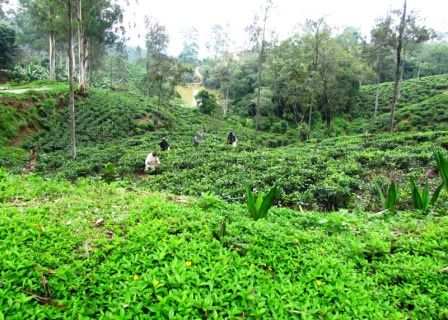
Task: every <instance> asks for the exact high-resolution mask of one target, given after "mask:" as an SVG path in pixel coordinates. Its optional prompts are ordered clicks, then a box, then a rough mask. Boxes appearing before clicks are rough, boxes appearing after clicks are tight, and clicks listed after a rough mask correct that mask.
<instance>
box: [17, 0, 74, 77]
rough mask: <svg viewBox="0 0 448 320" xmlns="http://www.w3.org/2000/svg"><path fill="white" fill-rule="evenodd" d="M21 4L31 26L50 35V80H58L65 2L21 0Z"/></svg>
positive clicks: (55, 0)
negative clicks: (59, 41) (57, 62)
mask: <svg viewBox="0 0 448 320" xmlns="http://www.w3.org/2000/svg"><path fill="white" fill-rule="evenodd" d="M19 4H20V6H21V9H22V10H25V11H27V13H28V15H27V17H28V19H30V20H31V21H30V22H31V23H30V27H31V28H33V29H38V30H40V31H41V32H42V33H44V34H46V35H47V36H48V58H49V59H48V60H49V76H50V80H56V41H57V39H58V36H59V35H60V31H61V30H64V28H65V22H66V18H65V16H64V14H63V13H64V7H63V3H62V2H61V1H59V0H19ZM59 39H60V37H59Z"/></svg>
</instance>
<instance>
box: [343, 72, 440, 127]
mask: <svg viewBox="0 0 448 320" xmlns="http://www.w3.org/2000/svg"><path fill="white" fill-rule="evenodd" d="M376 89H377V86H376V85H368V86H362V87H361V88H360V94H359V96H358V102H357V107H356V108H354V110H352V119H359V118H363V119H366V120H369V121H370V119H372V117H373V114H374V107H375V98H376ZM400 91H401V96H400V99H399V100H398V103H397V110H396V121H397V126H396V127H397V130H398V131H401V132H403V131H421V130H448V98H447V92H448V75H437V76H429V77H424V78H420V79H411V80H405V81H403V82H402V84H401V90H400ZM392 94H393V83H392V82H388V83H382V84H380V94H379V104H378V118H377V119H376V121H374V122H372V124H371V128H370V131H372V132H376V131H377V130H378V129H379V130H382V131H387V126H388V123H387V121H388V116H389V115H390V102H391V101H392Z"/></svg>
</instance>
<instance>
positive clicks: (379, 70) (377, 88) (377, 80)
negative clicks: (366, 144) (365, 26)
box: [373, 53, 381, 119]
mask: <svg viewBox="0 0 448 320" xmlns="http://www.w3.org/2000/svg"><path fill="white" fill-rule="evenodd" d="M380 77H381V66H380V54H379V53H378V55H377V78H376V96H375V110H374V111H373V119H376V115H377V113H378V103H379V100H380V80H381V79H380Z"/></svg>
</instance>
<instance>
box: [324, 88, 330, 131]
mask: <svg viewBox="0 0 448 320" xmlns="http://www.w3.org/2000/svg"><path fill="white" fill-rule="evenodd" d="M324 92H325V99H324V100H325V101H324V106H325V122H326V124H327V132H328V133H330V129H331V107H330V98H329V97H328V85H327V80H324Z"/></svg>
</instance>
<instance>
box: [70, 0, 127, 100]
mask: <svg viewBox="0 0 448 320" xmlns="http://www.w3.org/2000/svg"><path fill="white" fill-rule="evenodd" d="M76 19H77V38H78V39H77V44H78V90H79V91H80V92H81V93H83V92H84V91H85V89H86V87H87V83H88V76H87V75H88V69H89V64H90V62H91V61H92V60H93V59H94V58H95V55H97V56H103V55H104V54H105V52H106V50H105V49H104V47H105V46H112V45H113V44H114V43H115V42H116V41H117V39H119V37H120V36H121V35H123V34H124V28H123V26H122V25H121V22H122V21H123V9H122V7H121V6H120V4H119V3H118V2H117V1H114V0H76ZM97 58H98V57H97ZM98 60H100V59H97V61H98Z"/></svg>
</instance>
